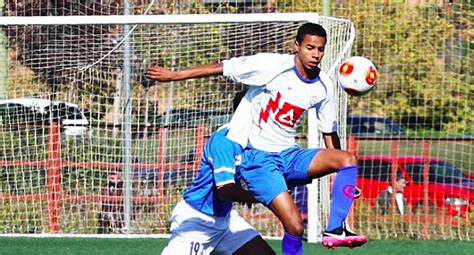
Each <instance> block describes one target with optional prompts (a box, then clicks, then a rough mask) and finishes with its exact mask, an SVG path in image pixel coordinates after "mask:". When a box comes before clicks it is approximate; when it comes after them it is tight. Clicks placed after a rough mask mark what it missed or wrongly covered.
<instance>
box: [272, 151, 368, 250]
mask: <svg viewBox="0 0 474 255" xmlns="http://www.w3.org/2000/svg"><path fill="white" fill-rule="evenodd" d="M280 155H281V156H282V157H283V158H284V159H285V167H286V169H288V172H287V173H286V177H285V178H286V180H287V182H288V186H289V187H294V186H297V185H304V184H306V183H309V182H311V180H312V179H315V178H320V177H322V176H325V175H328V174H331V173H334V172H337V175H336V178H335V181H334V184H333V190H332V201H331V211H330V215H329V224H328V226H327V229H326V232H325V234H329V235H332V234H334V235H333V237H338V238H339V239H338V240H332V239H330V238H323V244H324V243H325V242H324V241H330V242H328V243H327V244H328V246H331V247H333V246H350V247H354V246H360V245H362V244H364V243H365V242H366V241H367V238H366V237H364V236H359V235H356V234H355V233H353V232H352V231H349V230H346V228H345V227H344V225H343V222H344V220H345V219H346V217H347V214H348V213H349V210H350V208H351V206H352V204H353V199H354V197H355V193H356V186H355V184H356V180H357V159H356V157H355V156H353V155H352V154H351V153H349V152H346V151H342V150H330V149H321V150H318V149H301V148H298V147H294V148H290V149H288V150H285V151H283V152H282V153H281V154H280ZM304 169H307V170H304ZM332 232H334V233H332ZM339 232H341V233H340V234H339V235H337V234H338V233H339ZM346 236H347V237H348V236H352V237H350V238H349V237H348V238H346ZM355 241H357V242H355Z"/></svg>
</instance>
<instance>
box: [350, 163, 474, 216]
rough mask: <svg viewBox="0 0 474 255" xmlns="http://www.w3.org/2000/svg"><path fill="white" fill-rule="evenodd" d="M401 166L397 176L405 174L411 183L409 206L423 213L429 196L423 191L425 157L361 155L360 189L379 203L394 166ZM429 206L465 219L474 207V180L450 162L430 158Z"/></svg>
mask: <svg viewBox="0 0 474 255" xmlns="http://www.w3.org/2000/svg"><path fill="white" fill-rule="evenodd" d="M394 160H396V161H395V162H397V163H398V168H397V175H399V174H402V175H404V176H405V179H406V180H407V181H408V183H409V184H408V185H407V186H406V187H405V189H404V195H405V197H406V199H407V204H409V205H411V206H412V208H413V209H414V210H415V211H416V210H421V208H422V204H423V200H424V197H425V194H424V191H423V185H424V183H423V157H420V156H412V155H403V156H398V157H397V158H396V159H393V158H391V157H390V156H387V155H363V156H359V166H360V169H359V176H358V180H357V186H358V187H359V188H361V189H362V197H363V198H367V199H369V200H370V201H371V204H372V205H374V204H375V200H376V198H377V196H378V195H379V194H380V193H381V192H382V191H384V190H385V189H387V188H388V186H389V185H390V183H391V169H392V163H393V162H394ZM428 162H429V174H428V175H429V177H428V179H429V180H428V203H429V206H430V210H431V211H437V212H441V211H443V210H445V211H446V213H447V214H448V215H452V216H455V215H458V216H464V215H466V213H467V212H469V211H470V206H472V205H474V179H471V178H472V176H470V175H468V174H465V173H463V172H462V171H461V170H459V169H458V168H456V167H454V166H452V165H451V164H450V163H449V162H447V161H445V160H443V159H440V158H436V157H430V158H428Z"/></svg>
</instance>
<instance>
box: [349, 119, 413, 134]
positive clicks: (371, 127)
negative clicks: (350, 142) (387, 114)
mask: <svg viewBox="0 0 474 255" xmlns="http://www.w3.org/2000/svg"><path fill="white" fill-rule="evenodd" d="M346 125H347V134H348V135H356V136H366V137H367V136H405V135H406V133H405V130H404V129H403V128H402V127H401V126H400V125H399V124H397V123H395V122H393V121H391V120H390V119H387V118H384V117H375V116H363V115H352V116H348V117H347V120H346Z"/></svg>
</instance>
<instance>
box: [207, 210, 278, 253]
mask: <svg viewBox="0 0 474 255" xmlns="http://www.w3.org/2000/svg"><path fill="white" fill-rule="evenodd" d="M214 251H215V252H216V253H218V254H220V255H224V254H229V255H230V254H234V255H252V254H255V255H274V254H275V251H273V249H272V248H271V247H270V245H268V243H267V242H266V241H265V240H263V238H262V237H261V236H260V234H259V233H258V231H257V230H255V229H254V228H253V227H252V226H251V225H250V224H249V223H248V222H247V221H245V219H243V218H242V217H241V216H240V215H239V214H238V213H237V212H236V211H235V210H232V211H231V213H230V218H229V227H228V229H227V230H226V231H225V232H224V233H223V234H222V239H221V240H220V242H219V244H218V245H217V246H216V248H215V250H214Z"/></svg>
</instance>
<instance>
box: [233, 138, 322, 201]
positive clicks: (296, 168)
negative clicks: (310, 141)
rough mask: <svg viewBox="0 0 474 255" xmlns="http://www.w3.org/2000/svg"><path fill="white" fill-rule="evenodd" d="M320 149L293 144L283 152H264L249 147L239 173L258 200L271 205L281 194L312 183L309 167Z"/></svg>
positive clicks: (241, 179)
mask: <svg viewBox="0 0 474 255" xmlns="http://www.w3.org/2000/svg"><path fill="white" fill-rule="evenodd" d="M318 151H319V149H303V148H300V147H298V146H292V147H290V148H288V149H286V150H284V151H282V152H265V151H261V150H257V149H254V148H251V147H247V148H246V149H245V150H244V154H243V158H242V165H241V167H240V168H239V169H238V171H237V176H238V178H239V179H240V181H241V182H243V183H245V185H246V186H247V189H248V190H249V191H250V192H251V193H252V195H253V196H254V197H255V198H256V199H257V200H258V201H259V202H261V203H262V204H264V205H266V206H268V205H270V203H271V202H272V201H273V199H274V198H275V197H276V196H278V195H279V194H280V193H282V192H284V191H287V190H288V189H290V188H293V187H296V186H300V185H305V184H308V183H310V182H311V179H310V178H308V168H309V164H310V163H311V160H312V159H313V158H314V156H315V155H316V153H318Z"/></svg>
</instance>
